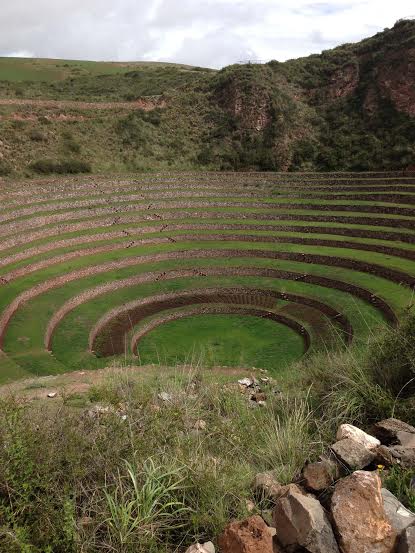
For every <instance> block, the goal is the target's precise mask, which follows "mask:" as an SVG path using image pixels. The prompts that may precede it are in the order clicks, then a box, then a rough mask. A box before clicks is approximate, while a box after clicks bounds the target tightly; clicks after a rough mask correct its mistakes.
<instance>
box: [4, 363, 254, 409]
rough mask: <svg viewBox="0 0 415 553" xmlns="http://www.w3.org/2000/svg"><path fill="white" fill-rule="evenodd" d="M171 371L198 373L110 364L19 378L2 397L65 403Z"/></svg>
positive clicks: (241, 372) (231, 372)
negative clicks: (125, 380) (115, 382)
mask: <svg viewBox="0 0 415 553" xmlns="http://www.w3.org/2000/svg"><path fill="white" fill-rule="evenodd" d="M160 371H163V373H165V372H168V371H170V372H171V373H174V374H178V373H182V372H188V373H190V374H191V373H192V372H195V367H192V366H183V367H181V366H180V367H162V366H159V365H146V366H141V367H139V366H137V367H120V368H114V367H107V368H105V369H98V370H89V371H88V370H87V371H73V372H67V373H64V374H59V375H53V376H42V377H33V378H28V379H24V380H18V381H16V382H13V383H11V384H5V385H3V386H0V398H7V397H15V398H18V399H21V400H25V401H36V400H41V401H51V402H52V401H54V402H62V401H63V400H64V399H65V398H68V397H70V396H73V395H76V396H79V395H87V394H88V392H89V390H90V389H91V388H92V387H94V386H99V385H100V384H103V383H105V382H106V381H108V380H109V379H111V378H112V377H113V378H115V377H116V376H118V377H126V376H131V377H132V378H137V379H143V380H145V379H146V378H148V377H151V376H157V375H158V374H160ZM208 372H210V373H212V374H221V375H226V376H229V377H235V380H237V379H238V378H241V377H244V376H250V375H252V372H253V370H252V369H247V368H243V367H241V368H239V367H220V366H219V367H212V368H211V369H209V370H208ZM53 393H56V394H57V395H56V397H54V398H48V394H53Z"/></svg>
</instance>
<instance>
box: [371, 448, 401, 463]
mask: <svg viewBox="0 0 415 553" xmlns="http://www.w3.org/2000/svg"><path fill="white" fill-rule="evenodd" d="M373 453H374V454H375V456H376V457H375V464H376V465H383V466H384V467H391V466H392V465H394V464H395V463H396V459H395V457H394V456H393V455H392V452H391V450H390V449H389V448H388V446H386V445H380V446H379V447H377V448H376V449H374V450H373Z"/></svg>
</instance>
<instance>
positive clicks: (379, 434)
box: [371, 418, 415, 445]
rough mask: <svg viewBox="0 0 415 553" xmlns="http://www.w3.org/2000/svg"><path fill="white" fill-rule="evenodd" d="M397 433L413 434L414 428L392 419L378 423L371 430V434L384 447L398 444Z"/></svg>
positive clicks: (414, 432)
mask: <svg viewBox="0 0 415 553" xmlns="http://www.w3.org/2000/svg"><path fill="white" fill-rule="evenodd" d="M398 432H408V433H409V434H415V428H414V427H413V426H411V425H410V424H407V423H406V422H403V421H400V420H399V419H393V418H390V419H385V420H382V421H379V422H377V423H376V424H374V425H373V426H372V428H371V433H372V434H373V435H374V436H375V437H376V438H378V440H380V441H381V442H382V444H385V445H389V444H396V443H398V439H397V434H398Z"/></svg>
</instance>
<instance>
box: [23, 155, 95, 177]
mask: <svg viewBox="0 0 415 553" xmlns="http://www.w3.org/2000/svg"><path fill="white" fill-rule="evenodd" d="M29 168H30V169H31V170H32V171H34V172H35V173H38V174H40V175H50V174H52V173H57V174H59V175H64V174H73V175H75V174H78V173H90V172H91V165H90V164H89V163H88V162H86V161H82V160H79V159H66V160H62V161H54V160H52V159H39V160H38V161H34V162H33V163H31V164H30V165H29Z"/></svg>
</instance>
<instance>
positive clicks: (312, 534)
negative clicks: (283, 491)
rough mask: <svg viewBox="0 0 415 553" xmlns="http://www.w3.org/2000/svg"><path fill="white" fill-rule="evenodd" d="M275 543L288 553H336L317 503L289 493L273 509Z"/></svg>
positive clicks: (334, 544)
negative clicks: (295, 552) (275, 530)
mask: <svg viewBox="0 0 415 553" xmlns="http://www.w3.org/2000/svg"><path fill="white" fill-rule="evenodd" d="M273 517H274V526H275V528H276V529H277V536H276V537H277V540H278V542H279V543H280V544H281V545H282V547H283V548H284V551H287V552H288V553H291V552H294V551H298V550H299V549H300V548H302V549H301V551H303V550H304V551H307V552H309V553H339V548H338V546H337V543H336V539H335V537H334V534H333V530H332V528H331V525H330V522H329V520H328V518H327V515H326V513H325V512H324V509H323V507H322V506H321V505H320V503H319V502H318V501H317V499H315V498H313V497H311V496H305V495H301V494H298V493H295V492H294V493H293V492H289V493H288V494H287V495H285V496H284V497H281V498H280V499H279V500H278V501H277V504H276V505H275V509H274V513H273Z"/></svg>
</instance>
